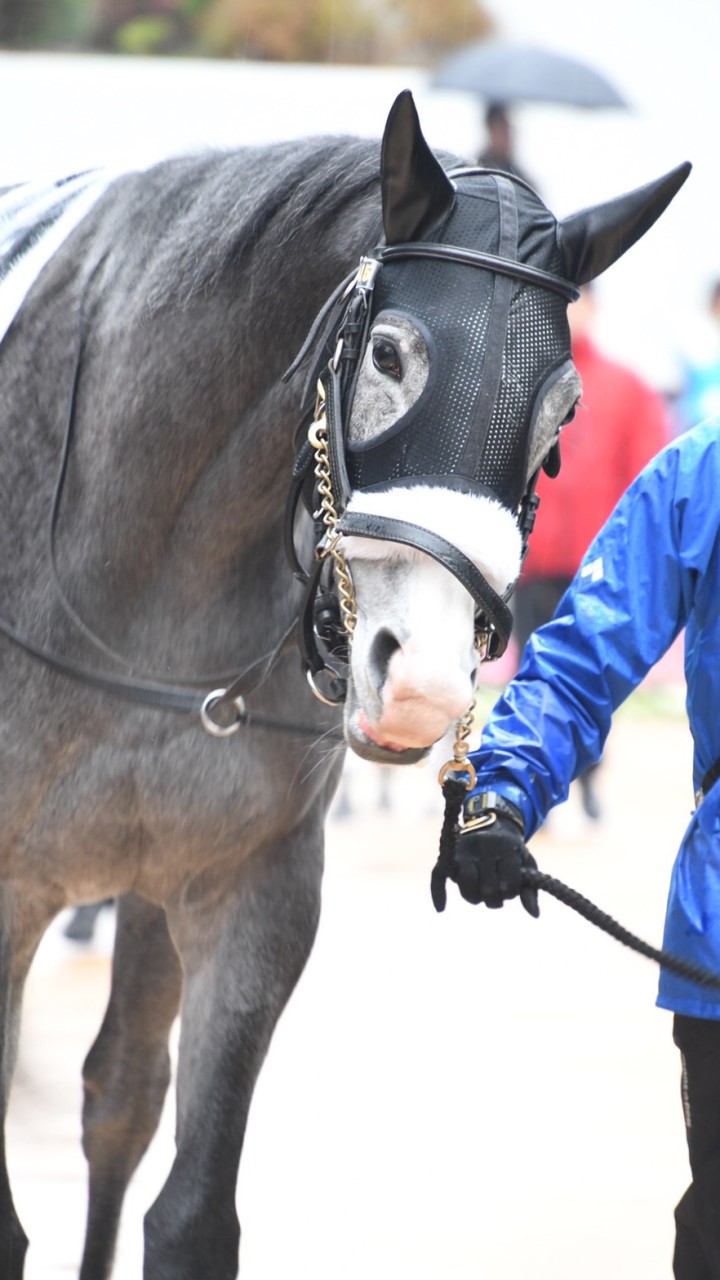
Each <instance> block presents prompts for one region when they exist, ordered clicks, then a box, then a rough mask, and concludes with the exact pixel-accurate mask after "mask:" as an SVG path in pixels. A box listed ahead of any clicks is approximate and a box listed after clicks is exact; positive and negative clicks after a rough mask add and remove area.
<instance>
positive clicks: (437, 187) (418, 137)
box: [380, 89, 455, 244]
mask: <svg viewBox="0 0 720 1280" xmlns="http://www.w3.org/2000/svg"><path fill="white" fill-rule="evenodd" d="M380 168H381V186H382V209H383V226H384V228H385V239H386V240H387V242H388V244H402V243H403V242H404V241H407V240H417V238H418V237H419V236H421V235H423V234H424V232H426V231H429V230H430V228H431V227H432V226H434V224H435V223H436V222H439V221H440V219H441V218H442V217H444V215H445V214H446V213H448V212H449V210H450V209H451V208H452V204H453V201H454V199H455V189H454V187H453V185H452V183H451V181H450V179H449V178H448V176H447V174H446V173H445V170H444V169H443V167H442V165H441V164H440V162H439V161H438V160H436V158H435V156H434V155H433V153H432V151H431V150H430V148H429V146H428V144H427V142H426V141H425V139H424V137H423V135H422V130H421V129H420V120H419V119H418V113H417V111H416V109H415V103H414V102H413V96H412V94H411V92H410V90H409V89H404V90H403V92H402V93H400V94H398V96H397V98H396V99H395V101H394V103H393V105H392V107H391V108H390V114H389V116H388V118H387V124H386V125H385V133H384V135H383V140H382V152H381V158H380Z"/></svg>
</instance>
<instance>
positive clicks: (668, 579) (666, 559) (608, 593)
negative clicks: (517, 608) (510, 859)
mask: <svg viewBox="0 0 720 1280" xmlns="http://www.w3.org/2000/svg"><path fill="white" fill-rule="evenodd" d="M690 470H691V469H690ZM700 471H701V473H702V468H700ZM678 477H680V484H678ZM715 480H717V472H716V473H715ZM690 483H692V481H687V479H685V480H683V476H682V449H681V448H680V447H678V442H675V444H673V445H670V446H668V448H666V449H665V450H663V451H662V452H661V453H660V454H659V455H658V456H657V457H656V458H654V459H653V460H652V461H651V462H650V463H649V464H648V466H647V467H646V468H645V470H644V471H643V472H642V473H641V474H640V476H639V477H638V478H637V479H636V480H635V482H634V483H633V484H632V485H631V486H630V488H629V489H628V491H627V492H626V494H625V495H624V497H623V498H621V500H620V502H619V504H618V506H617V507H616V508H615V510H614V512H613V514H612V515H611V516H610V518H609V519H608V520H607V522H606V523H605V525H604V526H603V528H602V529H601V531H600V533H599V534H598V535H597V537H596V538H595V540H594V541H593V542H592V543H591V545H590V547H589V549H588V551H587V553H586V555H585V557H584V559H583V561H582V563H581V565H580V568H579V570H578V573H577V574H576V576H575V578H574V580H573V582H572V584H571V586H570V587H569V589H568V591H567V592H566V594H565V596H564V597H563V599H562V600H561V601H560V604H559V605H558V608H557V612H556V614H555V617H554V618H553V620H552V621H551V622H549V623H548V624H547V625H546V626H544V627H541V628H540V629H539V630H538V631H536V632H535V633H534V635H533V636H532V637H531V639H530V641H529V642H528V644H527V646H526V648H525V653H524V656H523V661H522V664H521V666H520V669H519V671H518V673H517V675H516V676H515V678H514V679H513V680H512V681H511V683H510V684H509V685H508V686H507V688H506V690H505V692H504V694H503V695H502V696H501V698H500V699H499V701H498V702H497V704H496V705H495V708H494V709H493V711H492V713H491V715H490V718H489V720H488V722H487V724H486V726H485V729H484V731H483V734H482V738H481V743H480V747H479V749H478V750H477V751H476V752H474V753H472V754H471V757H470V758H471V760H472V763H473V764H474V766H475V769H476V771H477V784H476V785H475V786H474V788H473V793H476V792H478V791H485V790H496V791H499V792H501V793H502V794H504V795H505V796H506V797H507V798H508V799H510V800H511V801H513V803H515V804H516V805H517V806H518V807H519V808H520V809H521V811H522V812H523V815H524V818H525V830H526V834H527V836H528V837H529V836H531V835H532V834H533V832H534V831H535V830H536V829H537V828H538V826H540V824H541V823H542V821H543V819H544V818H545V816H546V814H547V813H548V811H549V809H550V808H551V807H552V806H553V805H555V804H557V803H559V802H560V801H562V800H564V799H566V797H567V794H568V790H569V787H570V783H571V781H572V779H573V778H574V777H577V776H578V774H580V773H582V772H584V771H585V769H587V768H588V767H589V766H590V765H591V764H594V763H595V762H596V761H597V760H599V758H600V756H601V754H602V751H603V746H604V743H605V740H606V738H607V735H608V732H609V730H610V726H611V721H612V715H613V712H614V711H615V709H616V708H617V707H618V706H619V705H620V704H621V703H622V702H623V700H624V699H625V698H627V696H628V694H629V693H630V692H631V691H632V690H633V689H634V688H635V687H636V686H637V685H638V684H639V683H640V681H641V680H642V679H643V678H644V676H645V675H646V673H647V672H648V670H649V669H650V667H652V666H653V665H654V664H655V663H656V662H657V661H658V660H659V658H660V657H662V655H663V653H664V652H665V650H666V649H667V648H668V647H669V646H670V644H671V643H672V641H673V640H674V639H675V637H676V636H677V635H678V634H679V632H680V631H681V630H682V628H683V626H684V625H685V622H686V620H687V617H688V613H689V610H690V607H691V604H692V599H693V586H694V581H695V567H694V566H695V562H696V561H697V559H698V556H697V554H695V553H694V552H693V545H694V541H696V539H695V540H694V538H693V536H691V534H690V532H689V529H686V528H685V526H686V524H687V513H688V510H689V509H690V508H691V506H692V504H691V503H690V502H689V500H688V495H687V494H686V493H685V488H686V487H687V485H688V484H690ZM705 483H706V484H709V485H710V486H712V478H709V479H708V480H706V482H705ZM710 501H711V497H710V494H708V502H710ZM714 527H715V528H717V517H716V518H715V521H714ZM684 538H685V541H686V542H687V543H688V548H687V554H685V553H684V551H683V539H684Z"/></svg>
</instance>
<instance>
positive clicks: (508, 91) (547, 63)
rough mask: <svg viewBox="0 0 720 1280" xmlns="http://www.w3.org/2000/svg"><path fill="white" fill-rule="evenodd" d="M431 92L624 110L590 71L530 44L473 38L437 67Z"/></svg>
mask: <svg viewBox="0 0 720 1280" xmlns="http://www.w3.org/2000/svg"><path fill="white" fill-rule="evenodd" d="M432 85H433V87H434V88H438V89H467V90H469V91H471V92H473V93H478V94H481V95H482V96H483V97H485V98H487V99H488V100H489V101H491V102H502V103H513V102H561V103H566V104H568V105H569V106H574V107H627V105H628V104H627V102H626V101H625V99H624V98H622V97H621V96H620V94H619V93H618V91H617V89H616V88H615V87H614V85H612V84H610V82H609V80H606V78H605V76H603V75H601V74H600V72H599V71H596V70H595V69H594V67H589V66H587V64H586V63H584V62H578V61H577V59H576V58H569V57H567V55H565V54H562V53H555V52H553V51H552V50H550V49H542V48H538V47H537V46H535V45H526V44H509V43H508V44H506V43H502V42H500V41H496V40H479V41H478V42H477V43H476V44H470V45H466V46H465V48H463V49H460V50H459V52H458V53H456V54H454V55H453V57H451V58H449V59H448V60H447V62H445V63H443V65H442V66H441V67H440V68H439V70H438V72H437V74H436V75H435V77H434V79H433V80H432Z"/></svg>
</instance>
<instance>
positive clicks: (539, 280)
mask: <svg viewBox="0 0 720 1280" xmlns="http://www.w3.org/2000/svg"><path fill="white" fill-rule="evenodd" d="M373 256H375V257H377V258H378V259H379V261H380V262H393V261H395V260H396V259H399V258H441V259H442V260H443V261H445V262H458V263H460V264H461V265H462V266H465V267H482V268H484V269H485V270H486V271H496V272H497V273H498V274H499V275H504V276H513V277H514V278H515V279H517V280H524V281H525V282H526V283H527V284H534V285H538V286H539V287H540V288H541V289H550V290H551V291H552V292H553V293H559V294H560V296H561V297H563V298H565V300H566V301H567V302H576V301H577V299H578V298H579V297H580V291H579V289H577V288H576V286H575V285H574V284H572V283H571V282H570V281H569V280H564V279H563V277H562V276H555V275H553V274H552V272H550V271H543V270H542V269H541V268H540V267H532V266H530V264H529V263H527V262H516V261H515V260H514V259H512V258H501V257H500V256H499V255H498V254H495V253H484V252H481V251H480V250H479V249H461V248H459V247H458V246H457V245H451V244H432V243H430V242H428V241H424V240H418V241H417V243H414V242H408V243H407V244H390V245H380V246H379V247H378V248H377V249H375V251H374V255H373Z"/></svg>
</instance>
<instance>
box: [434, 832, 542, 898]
mask: <svg viewBox="0 0 720 1280" xmlns="http://www.w3.org/2000/svg"><path fill="white" fill-rule="evenodd" d="M523 868H532V869H533V870H534V871H537V863H536V861H535V859H534V858H533V856H532V854H531V853H529V852H528V850H527V849H526V847H525V842H524V840H523V837H522V832H521V831H520V828H519V827H518V825H517V823H515V822H513V821H512V820H511V819H510V818H506V817H505V816H504V815H503V814H501V813H499V814H497V815H496V817H495V821H494V822H493V823H491V824H490V825H489V826H487V827H479V828H476V829H475V830H474V831H465V832H463V831H461V833H460V835H459V837H458V841H457V846H456V849H455V858H454V864H453V868H452V870H451V871H450V878H451V879H452V880H454V881H455V882H456V884H457V886H458V889H459V890H460V893H461V894H462V896H463V898H465V899H466V901H467V902H472V903H478V902H484V903H485V906H486V907H501V906H502V905H503V903H504V902H505V900H506V899H507V898H516V897H518V895H519V897H520V901H521V902H522V905H523V906H524V908H525V910H526V911H528V912H529V913H530V915H531V916H534V917H535V918H537V917H538V916H539V915H540V907H539V906H538V895H537V889H536V888H535V887H534V886H532V885H523V883H522V872H523Z"/></svg>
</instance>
